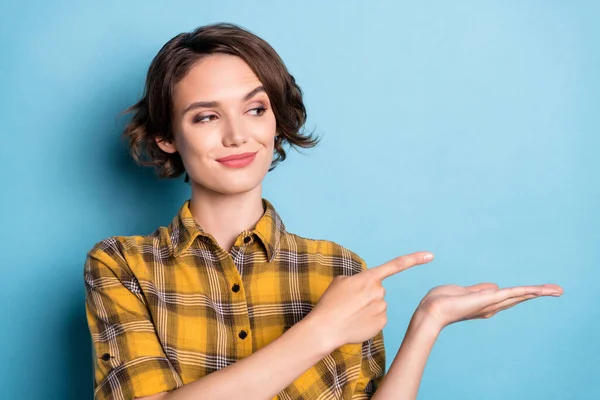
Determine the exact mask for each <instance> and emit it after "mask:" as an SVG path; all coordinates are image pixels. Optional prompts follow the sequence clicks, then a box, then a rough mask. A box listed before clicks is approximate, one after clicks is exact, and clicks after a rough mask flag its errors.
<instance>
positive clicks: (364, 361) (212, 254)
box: [85, 24, 562, 400]
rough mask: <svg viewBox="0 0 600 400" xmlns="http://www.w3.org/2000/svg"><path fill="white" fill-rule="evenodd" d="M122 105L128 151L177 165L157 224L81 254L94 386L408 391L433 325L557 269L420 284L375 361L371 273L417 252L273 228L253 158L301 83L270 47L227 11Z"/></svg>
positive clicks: (244, 394)
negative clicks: (177, 193)
mask: <svg viewBox="0 0 600 400" xmlns="http://www.w3.org/2000/svg"><path fill="white" fill-rule="evenodd" d="M128 111H131V112H133V113H134V114H133V118H132V120H131V122H130V123H129V125H128V126H127V127H126V129H125V132H124V136H125V137H126V138H127V139H128V141H129V145H130V149H131V152H132V155H133V157H134V158H135V159H136V161H138V162H139V163H141V164H145V165H152V166H154V168H155V170H156V172H157V174H158V176H160V177H165V178H174V177H177V176H180V175H181V174H183V173H185V174H186V181H188V180H189V182H190V185H191V197H190V200H188V201H186V202H185V203H184V204H183V205H182V206H181V208H180V210H179V212H178V214H177V216H175V218H174V219H173V221H172V222H171V223H170V224H169V225H168V226H166V227H159V228H158V229H157V230H156V231H155V232H153V233H151V234H149V235H146V236H130V237H111V238H108V239H105V240H103V241H101V242H100V243H98V244H96V245H95V246H94V248H93V249H92V250H91V251H90V252H89V253H88V257H87V260H86V264H85V283H86V294H87V295H86V310H87V317H88V323H89V327H90V332H91V334H92V341H93V345H94V360H95V386H96V391H95V397H96V398H97V399H109V398H111V399H112V398H115V399H133V398H143V399H160V398H165V399H182V400H183V399H199V398H202V399H231V398H234V397H237V398H243V399H269V398H274V397H275V398H280V399H334V398H335V399H350V398H353V399H354V398H356V399H359V398H371V397H372V398H374V399H391V398H394V399H412V398H415V397H416V394H417V390H418V386H419V383H420V380H421V375H422V372H423V368H424V366H425V362H426V360H427V357H428V355H429V352H430V350H431V348H432V346H433V343H434V341H435V339H436V337H437V335H438V334H439V333H440V331H441V330H442V329H443V328H444V327H445V326H447V325H449V324H451V323H453V322H457V321H462V320H466V319H474V318H487V317H490V316H492V315H494V314H495V313H496V312H498V311H500V310H503V309H506V308H509V307H512V306H514V305H515V304H517V303H520V302H522V301H525V300H528V299H532V298H535V297H539V296H559V295H560V294H561V293H562V289H561V288H560V287H558V286H556V285H540V286H525V287H516V288H508V289H499V288H498V287H497V286H496V285H494V284H487V283H484V284H479V285H475V286H471V287H459V286H454V285H448V286H441V287H437V288H434V289H432V290H431V291H430V292H429V293H428V294H427V295H426V296H425V298H424V299H423V300H422V301H421V303H420V305H419V306H418V308H417V310H416V311H415V313H414V315H413V317H412V320H411V323H410V325H409V328H408V331H407V334H406V336H405V338H404V341H403V343H402V346H401V348H400V350H399V352H398V354H397V356H396V358H395V359H394V362H393V364H392V366H391V368H390V370H389V371H388V373H387V374H385V376H384V368H385V353H384V347H383V335H382V329H383V327H384V326H385V324H386V321H387V320H386V303H385V301H384V294H385V293H384V289H383V285H382V281H383V279H385V278H386V277H388V276H390V275H393V274H396V273H398V272H400V271H402V270H404V269H407V268H409V267H412V266H415V265H418V264H422V263H426V262H429V261H431V260H432V259H433V255H432V254H431V253H429V252H418V253H414V254H410V255H406V256H402V257H398V258H396V259H394V260H392V261H390V262H388V263H385V264H383V265H381V266H378V267H375V268H371V269H367V268H366V265H365V263H364V261H363V260H362V259H361V258H360V257H359V256H357V255H356V254H354V253H353V252H351V251H349V250H348V249H345V248H343V247H342V246H340V245H338V244H336V243H333V242H331V241H325V240H312V239H307V238H302V237H299V236H297V235H294V234H292V233H290V232H287V231H286V230H285V226H284V224H283V222H282V220H281V218H280V217H279V215H278V214H277V212H276V211H275V208H274V206H273V205H272V204H271V203H270V202H269V201H267V200H266V199H263V198H262V180H263V178H264V177H265V175H266V173H267V172H268V171H269V170H271V169H272V168H274V167H275V165H277V163H278V162H280V161H283V160H284V159H285V150H284V146H285V145H289V146H293V147H303V148H308V147H312V146H314V145H315V144H316V143H317V140H316V139H315V138H313V137H312V136H310V135H303V134H302V133H300V129H301V127H302V126H303V124H304V122H305V120H306V112H305V109H304V105H303V103H302V93H301V90H300V88H299V87H298V86H297V85H296V83H295V81H294V78H293V77H292V76H291V75H290V74H289V73H288V71H287V69H286V67H285V66H284V64H283V62H282V61H281V59H280V58H279V56H278V55H277V53H276V52H275V51H274V50H273V49H272V48H271V47H270V46H269V45H268V44H267V43H266V42H265V41H263V40H262V39H260V38H258V37H257V36H255V35H253V34H252V33H250V32H248V31H246V30H244V29H242V28H240V27H238V26H235V25H232V24H215V25H210V26H204V27H200V28H198V29H196V30H195V31H194V32H191V33H183V34H180V35H177V36H176V37H174V38H173V39H171V40H170V41H169V42H168V43H166V44H165V46H164V47H163V48H162V49H161V50H160V51H159V53H158V54H157V56H156V57H155V58H154V60H153V62H152V64H151V66H150V68H149V71H148V76H147V81H146V90H145V93H144V96H143V97H142V99H141V100H140V101H139V102H138V103H137V104H135V105H134V106H133V107H131V108H130V109H129V110H128Z"/></svg>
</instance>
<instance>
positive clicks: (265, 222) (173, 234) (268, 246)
mask: <svg viewBox="0 0 600 400" xmlns="http://www.w3.org/2000/svg"><path fill="white" fill-rule="evenodd" d="M262 204H263V209H264V210H265V212H264V213H263V215H262V217H261V218H260V219H259V220H258V222H257V223H256V225H255V226H254V228H252V230H250V232H252V233H254V234H256V236H257V237H258V238H259V240H260V241H261V242H262V244H263V246H264V248H265V250H266V252H267V258H268V260H269V262H271V261H272V260H273V258H275V255H276V254H277V252H278V251H279V247H280V243H281V236H282V233H283V232H285V226H284V224H283V221H282V220H281V217H280V216H279V214H277V211H275V207H273V205H272V204H271V203H270V202H269V201H268V200H267V199H262ZM189 205H190V200H187V201H186V202H185V203H183V205H182V206H181V208H180V209H179V212H178V213H177V215H176V216H175V218H173V220H172V221H171V223H170V224H169V226H168V230H169V233H170V238H171V244H172V246H173V255H174V256H175V257H178V256H179V255H181V254H182V253H184V252H185V251H186V250H187V249H188V248H189V247H190V245H191V244H192V243H193V242H194V240H196V238H197V237H198V236H203V237H205V238H207V239H210V238H212V236H211V235H210V234H208V233H206V232H205V231H204V230H203V229H202V227H201V226H200V225H199V224H197V223H196V221H195V220H194V217H193V216H192V212H191V211H190V207H189Z"/></svg>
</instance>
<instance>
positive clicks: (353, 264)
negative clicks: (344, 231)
mask: <svg viewBox="0 0 600 400" xmlns="http://www.w3.org/2000/svg"><path fill="white" fill-rule="evenodd" d="M281 251H283V252H288V253H297V254H298V255H305V256H306V257H309V258H311V259H312V260H313V261H316V262H320V263H322V264H326V265H329V266H333V267H338V268H340V269H341V270H340V273H341V274H344V275H354V274H357V273H359V272H361V271H364V270H366V269H367V266H366V263H365V261H364V260H363V259H362V258H361V257H360V256H359V255H358V254H356V253H355V252H353V251H352V250H350V249H348V248H346V247H344V246H342V245H341V244H339V243H337V242H334V241H332V240H325V239H311V238H306V237H302V236H300V235H297V234H295V233H290V232H287V231H286V232H285V234H284V240H283V241H282V246H281Z"/></svg>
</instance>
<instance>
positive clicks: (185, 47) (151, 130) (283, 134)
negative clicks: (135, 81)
mask: <svg viewBox="0 0 600 400" xmlns="http://www.w3.org/2000/svg"><path fill="white" fill-rule="evenodd" d="M215 53H223V54H229V55H234V56H237V57H240V58H241V59H242V60H244V61H245V62H246V64H248V66H249V67H250V68H251V69H252V70H253V71H254V73H255V74H256V76H257V77H258V79H259V80H260V82H261V83H262V84H263V86H264V88H265V91H266V93H267V95H268V96H269V100H270V102H271V107H272V110H273V113H274V114H275V120H276V131H277V132H276V133H277V136H276V137H275V143H274V150H275V152H274V157H273V161H272V163H271V167H270V169H269V171H271V170H273V169H274V168H275V167H276V165H277V164H278V163H279V162H281V161H283V160H285V158H286V152H285V150H284V145H286V144H287V145H288V146H290V147H292V148H295V149H296V150H298V149H299V148H309V147H314V146H315V145H316V144H317V143H318V141H319V138H316V137H313V135H312V134H308V135H306V134H304V133H301V132H300V130H301V128H302V127H303V125H304V123H305V122H306V109H305V107H304V103H303V101H302V90H301V89H300V87H299V86H298V85H297V84H296V81H295V79H294V77H293V76H292V75H291V74H290V73H289V72H288V70H287V68H286V66H285V64H284V63H283V61H282V60H281V58H280V57H279V55H278V54H277V53H276V52H275V50H274V49H273V48H272V47H271V46H270V45H269V44H268V43H267V42H266V41H265V40H263V39H261V38H260V37H258V36H256V35H255V34H253V33H251V32H250V31H248V30H246V29H244V28H242V27H240V26H238V25H235V24H231V23H218V24H212V25H205V26H201V27H199V28H197V29H195V30H194V31H192V32H188V33H180V34H178V35H176V36H175V37H173V38H172V39H171V40H169V41H168V42H167V43H166V44H165V45H164V46H163V47H162V48H161V49H160V51H159V52H158V54H157V55H156V56H155V57H154V59H153V60H152V63H151V64H150V67H149V68H148V74H147V76H146V83H145V88H144V94H143V96H142V98H141V99H140V100H139V101H138V102H137V103H136V104H134V105H133V106H131V107H129V108H127V109H126V110H125V111H124V112H123V114H129V113H133V116H132V118H131V120H130V122H129V123H128V124H127V125H126V126H125V129H124V131H123V139H124V140H125V141H126V142H128V147H129V150H130V152H131V155H132V157H133V159H134V160H135V161H136V162H137V163H138V164H140V165H145V166H153V167H154V170H155V172H156V174H157V176H158V177H159V178H176V177H178V176H180V175H181V174H183V173H184V172H185V168H184V165H183V162H182V160H181V157H180V155H179V153H173V154H169V153H166V152H164V151H162V150H161V149H160V147H158V145H157V143H156V138H162V140H171V139H173V129H172V116H173V97H172V96H173V91H174V88H175V85H176V84H177V83H178V82H179V81H181V80H182V79H183V78H184V77H185V76H186V74H187V73H188V72H189V71H190V69H191V68H192V67H193V66H194V65H195V64H196V63H197V62H198V61H199V60H201V59H202V58H203V57H206V56H208V55H211V54H215ZM185 180H186V182H187V181H188V180H189V177H188V176H187V174H186V178H185Z"/></svg>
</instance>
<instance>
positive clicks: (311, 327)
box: [290, 313, 345, 357]
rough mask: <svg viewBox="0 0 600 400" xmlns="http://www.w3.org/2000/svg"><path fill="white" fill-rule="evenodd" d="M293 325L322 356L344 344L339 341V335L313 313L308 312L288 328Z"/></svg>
mask: <svg viewBox="0 0 600 400" xmlns="http://www.w3.org/2000/svg"><path fill="white" fill-rule="evenodd" d="M294 327H296V328H297V329H298V330H301V331H302V335H303V336H304V337H307V338H310V341H311V348H315V349H316V350H317V351H318V352H319V353H321V354H323V357H324V356H326V355H328V354H330V353H331V352H332V351H334V350H335V349H337V348H338V347H340V346H342V345H343V344H345V343H339V335H336V334H334V333H333V331H332V329H331V328H330V327H329V324H327V323H326V321H323V320H321V319H319V317H318V316H316V315H314V314H313V313H309V314H308V315H307V316H306V317H305V318H304V319H303V320H302V321H300V322H298V323H297V324H296V325H294V326H293V327H292V328H290V329H293V328H294Z"/></svg>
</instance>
